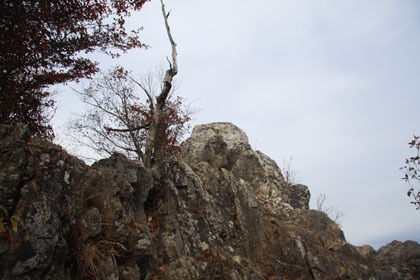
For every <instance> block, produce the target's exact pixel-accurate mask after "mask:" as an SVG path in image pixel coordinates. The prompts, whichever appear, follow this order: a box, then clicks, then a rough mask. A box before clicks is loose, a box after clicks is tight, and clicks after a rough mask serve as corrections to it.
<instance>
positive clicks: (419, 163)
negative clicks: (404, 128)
mask: <svg viewBox="0 0 420 280" xmlns="http://www.w3.org/2000/svg"><path fill="white" fill-rule="evenodd" d="M408 144H409V145H410V148H415V150H416V153H415V155H414V156H412V157H410V158H408V159H406V160H405V166H403V167H401V169H402V170H403V171H404V173H405V174H404V177H403V178H402V179H403V180H404V181H406V182H407V183H408V184H409V186H410V189H409V190H408V192H407V195H408V196H409V197H412V199H413V201H412V202H411V203H412V204H414V205H415V206H416V208H417V210H419V209H420V189H416V190H415V187H414V186H415V185H416V184H417V185H418V184H419V183H420V137H419V136H414V139H413V140H412V141H411V142H410V143H408Z"/></svg>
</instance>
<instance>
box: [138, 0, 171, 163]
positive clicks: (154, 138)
mask: <svg viewBox="0 0 420 280" xmlns="http://www.w3.org/2000/svg"><path fill="white" fill-rule="evenodd" d="M160 3H161V5H162V15H163V19H164V22H165V27H166V33H167V35H168V38H169V42H170V43H171V47H172V60H171V61H170V60H169V59H168V63H169V69H167V70H166V72H165V78H164V80H163V85H162V91H161V92H160V94H159V96H157V97H156V104H155V108H154V112H153V118H152V123H151V124H150V128H149V131H148V132H149V133H148V136H147V138H146V147H145V152H144V165H145V166H146V167H149V168H150V167H152V166H153V165H154V164H155V163H156V162H157V161H158V160H159V159H160V157H162V155H163V148H164V144H163V143H159V140H160V139H159V138H160V137H159V136H161V135H164V134H165V130H166V127H165V121H164V120H165V117H166V114H167V113H166V110H165V109H166V100H167V98H168V95H169V92H170V91H171V88H172V80H173V78H174V77H175V75H176V74H177V73H178V64H177V59H176V58H177V52H176V43H175V41H174V39H173V38H172V34H171V29H170V27H169V24H168V17H169V13H166V9H165V4H164V3H163V0H160Z"/></svg>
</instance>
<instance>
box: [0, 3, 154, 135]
mask: <svg viewBox="0 0 420 280" xmlns="http://www.w3.org/2000/svg"><path fill="white" fill-rule="evenodd" d="M147 1H149V0H133V1H122V0H21V1H16V0H2V1H0V30H1V32H0V123H5V124H11V123H16V122H24V123H26V124H28V125H29V127H30V128H31V130H32V132H33V133H36V134H40V135H44V136H45V135H47V136H52V134H51V132H52V130H51V127H50V126H48V125H47V122H48V119H46V111H48V109H49V108H51V107H52V106H53V105H54V103H53V102H52V101H51V100H50V99H49V94H48V93H46V92H43V90H45V88H47V87H48V86H50V85H54V84H58V83H63V82H67V81H73V80H78V79H80V78H83V77H90V76H91V75H92V74H94V73H95V72H97V71H98V68H97V63H96V62H94V61H91V60H90V59H87V58H83V57H81V56H80V54H81V53H82V52H84V53H89V52H93V51H97V50H99V51H102V52H104V53H106V54H108V55H111V56H112V57H115V56H118V52H117V51H118V50H120V51H123V52H125V51H127V50H129V49H132V48H136V47H143V46H144V45H143V44H142V43H141V42H140V41H139V36H138V34H139V30H134V31H131V32H130V33H128V32H127V31H126V29H125V20H124V18H125V17H127V16H129V15H130V13H131V12H132V11H135V10H139V9H140V8H141V7H142V6H143V4H144V3H145V2H147ZM110 49H114V50H117V51H110Z"/></svg>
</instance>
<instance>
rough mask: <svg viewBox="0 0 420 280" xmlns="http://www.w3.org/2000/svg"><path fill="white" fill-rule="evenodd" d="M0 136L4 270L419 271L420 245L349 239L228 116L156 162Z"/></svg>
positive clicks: (336, 274) (168, 274) (66, 275)
mask: <svg viewBox="0 0 420 280" xmlns="http://www.w3.org/2000/svg"><path fill="white" fill-rule="evenodd" d="M0 137H1V139H2V141H1V145H0V148H1V155H0V161H1V165H0V186H1V188H0V205H2V206H3V207H4V210H2V211H1V212H2V213H1V214H0V215H2V217H3V220H2V224H3V227H4V232H3V233H2V235H1V237H0V266H1V267H2V269H1V270H0V279H142V280H143V279H149V280H150V279H168V280H169V279H237V280H239V279H243V280H245V279H249V280H251V279H252V280H259V279H261V280H262V279H272V280H274V279H419V278H420V246H419V244H417V243H416V242H413V241H407V242H405V243H401V242H397V241H394V242H392V243H390V244H388V245H386V246H384V247H382V248H380V249H379V250H378V251H375V250H374V249H373V248H372V247H370V246H363V247H355V246H353V245H351V244H349V243H347V242H346V240H345V237H344V234H343V232H342V231H341V229H340V228H339V227H338V226H337V225H336V224H335V223H334V222H333V221H331V220H330V219H329V218H328V216H327V215H326V214H325V213H323V212H319V211H315V210H309V206H308V205H309V199H310V192H309V190H308V188H307V187H306V186H305V185H295V186H290V185H288V184H286V182H285V181H284V178H283V176H282V174H281V172H280V169H279V168H278V166H277V165H276V163H275V162H274V161H273V160H271V159H270V158H269V157H267V156H266V155H264V154H262V153H261V152H258V151H254V150H252V149H251V147H250V145H249V144H248V139H247V137H246V135H245V133H244V132H243V131H242V130H240V129H239V128H237V127H236V126H234V125H232V124H230V123H214V124H208V125H201V126H197V127H195V128H194V130H193V132H192V135H191V137H190V138H189V139H187V140H186V141H185V142H184V143H183V144H182V150H183V152H182V153H181V154H180V155H178V157H177V158H175V159H173V160H171V161H169V162H167V163H164V164H162V168H161V170H160V171H159V172H156V170H154V171H152V170H148V169H146V168H144V167H142V166H140V165H139V164H138V163H136V162H134V161H131V160H128V159H127V158H126V157H125V156H123V155H121V154H114V155H113V156H112V157H110V158H108V159H104V160H101V161H99V162H97V163H95V164H94V165H93V166H87V165H85V164H84V163H83V162H82V161H80V160H78V159H77V158H75V157H72V156H71V155H69V154H67V153H66V152H65V151H64V150H63V149H62V148H61V147H59V146H56V145H54V144H51V143H49V142H46V141H44V140H42V139H37V138H30V137H29V135H28V133H27V131H26V129H25V126H17V127H14V128H10V127H6V126H1V127H0ZM6 212H7V213H6Z"/></svg>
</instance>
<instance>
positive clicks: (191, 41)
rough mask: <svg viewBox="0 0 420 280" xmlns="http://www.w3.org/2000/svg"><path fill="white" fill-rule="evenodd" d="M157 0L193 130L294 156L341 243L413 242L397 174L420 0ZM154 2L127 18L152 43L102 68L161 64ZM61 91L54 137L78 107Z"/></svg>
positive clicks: (419, 130) (410, 210) (163, 51)
mask: <svg viewBox="0 0 420 280" xmlns="http://www.w3.org/2000/svg"><path fill="white" fill-rule="evenodd" d="M166 2H167V3H166V6H167V9H168V10H172V11H171V15H170V17H169V20H170V24H171V28H172V32H173V36H174V39H175V41H176V42H177V43H178V53H179V56H178V63H179V76H178V80H179V81H180V88H179V90H178V92H177V93H178V94H179V95H181V96H183V97H184V98H186V99H187V100H188V101H193V104H192V105H193V107H195V108H196V109H200V111H199V112H197V113H196V114H195V115H194V120H193V124H201V123H209V122H216V121H226V122H232V123H234V124H236V125H237V126H239V127H240V128H241V129H243V130H244V131H245V132H246V133H247V135H248V137H249V141H250V144H251V145H252V146H253V147H254V148H257V149H259V150H261V151H262V152H263V153H265V154H267V155H268V156H270V157H271V158H273V159H274V160H276V161H277V163H278V164H279V165H280V166H281V165H282V162H283V159H284V158H290V157H293V162H292V164H293V166H294V169H296V170H297V171H298V172H299V177H300V178H301V182H302V183H303V184H306V185H308V187H309V189H310V190H311V193H312V201H311V206H312V208H314V207H315V205H316V197H317V196H318V195H319V194H320V193H323V194H325V195H326V196H327V197H328V198H327V202H326V203H327V204H328V205H330V206H337V207H338V208H339V209H340V210H341V211H342V212H344V213H345V214H346V215H345V216H344V218H343V221H342V225H343V230H344V233H345V235H346V238H347V240H348V241H349V242H350V243H352V244H355V245H363V244H370V245H372V246H374V247H375V248H378V247H379V246H381V245H384V244H386V243H388V242H390V241H392V240H394V239H398V240H402V241H405V240H408V239H411V240H416V241H418V242H420V211H416V210H415V207H414V206H413V205H411V204H410V203H409V202H410V200H409V199H408V198H407V197H406V191H407V189H408V186H407V185H406V184H405V183H404V182H402V181H401V180H400V178H401V177H402V173H401V172H400V171H399V167H401V166H402V165H403V163H404V159H405V158H406V157H408V156H409V155H410V154H412V153H413V152H414V151H410V149H409V147H408V145H407V143H408V142H409V141H410V140H411V138H412V135H413V134H417V135H419V134H420V127H419V121H420V110H419V106H420V94H419V89H420V78H419V77H420V76H419V74H420V33H419V32H420V1H417V0H405V1H401V0H377V1H376V0H369V1H366V0H342V1H338V0H317V1H313V0H307V1H304V0H262V1H250V0H223V1H222V0H213V1H198V0H176V1H175V0H167V1H166ZM159 4H160V3H159V1H157V0H153V1H152V2H151V3H148V4H146V6H145V7H144V8H143V10H142V11H141V12H140V13H138V14H136V15H135V17H133V18H132V19H131V20H130V21H129V22H130V24H132V26H135V27H138V26H143V27H144V31H143V32H142V38H143V41H144V43H146V44H149V45H150V46H151V48H150V49H148V50H136V51H132V52H130V53H129V54H127V55H124V56H122V57H121V58H120V59H118V60H111V59H108V58H105V57H103V56H101V55H96V56H95V57H96V58H97V59H99V60H100V61H101V67H102V68H103V69H107V68H108V67H110V66H112V65H116V64H121V65H123V66H125V67H127V68H128V69H131V70H133V71H134V73H140V72H147V71H148V70H150V69H153V67H154V66H156V65H162V64H163V65H164V64H165V62H166V56H169V55H170V45H169V43H168V41H167V37H166V33H165V30H164V25H163V19H162V16H161V14H160V6H159ZM72 86H74V85H72ZM76 87H77V86H76ZM59 92H60V93H59V95H58V99H59V108H58V111H57V115H56V118H55V120H54V123H55V126H56V130H57V134H58V136H59V137H58V138H59V139H60V136H61V135H62V133H63V129H62V124H63V123H64V122H65V120H66V119H67V118H68V117H69V116H70V115H71V114H73V113H74V112H75V111H80V110H82V108H83V106H82V105H80V103H79V102H78V100H77V97H76V96H75V95H74V94H73V93H72V92H71V91H69V90H68V89H66V88H64V87H63V88H61V89H59Z"/></svg>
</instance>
